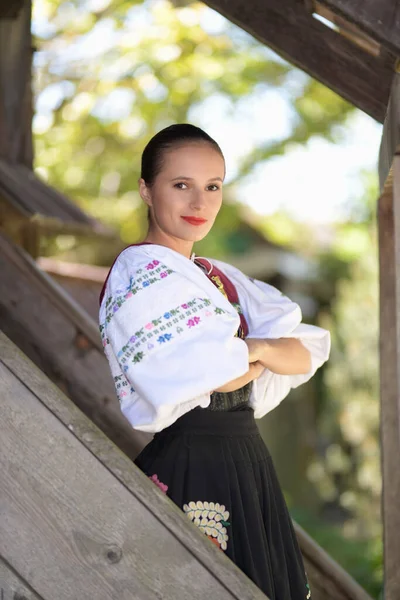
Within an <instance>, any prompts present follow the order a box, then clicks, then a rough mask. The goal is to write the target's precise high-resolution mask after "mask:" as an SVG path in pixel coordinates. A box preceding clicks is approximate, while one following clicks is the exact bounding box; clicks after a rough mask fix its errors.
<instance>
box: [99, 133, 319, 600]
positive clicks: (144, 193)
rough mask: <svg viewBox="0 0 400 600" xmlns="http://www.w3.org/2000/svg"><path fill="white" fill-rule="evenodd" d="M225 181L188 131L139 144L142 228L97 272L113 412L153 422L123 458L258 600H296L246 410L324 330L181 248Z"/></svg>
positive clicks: (291, 558) (309, 368)
mask: <svg viewBox="0 0 400 600" xmlns="http://www.w3.org/2000/svg"><path fill="white" fill-rule="evenodd" d="M224 177H225V161H224V158H223V155H222V152H221V149H220V148H219V146H218V145H217V143H216V142H215V141H214V140H213V139H212V138H210V137H209V136H208V135H207V134H206V133H205V132H203V131H202V130H201V129H198V128H197V127H194V126H192V125H173V126H171V127H168V128H166V129H164V130H163V131H161V132H159V133H158V134H157V135H156V136H154V138H153V139H152V140H151V141H150V142H149V144H148V145H147V146H146V148H145V150H144V152H143V156H142V173H141V179H140V180H139V189H140V194H141V197H142V199H143V200H144V202H145V203H146V204H147V205H148V207H149V229H148V233H147V235H146V237H145V239H144V241H143V242H142V244H137V245H133V246H130V247H128V248H126V249H125V250H124V251H123V252H122V253H121V254H120V255H119V256H118V257H117V259H116V261H115V262H114V264H113V266H112V268H111V270H110V273H109V276H108V278H107V280H106V282H105V284H104V288H103V292H102V295H101V308H100V331H101V334H102V339H103V345H104V350H105V353H106V356H107V358H108V360H109V363H110V367H111V371H112V374H113V376H114V381H115V386H116V391H117V394H118V397H119V400H120V405H121V410H122V412H123V414H124V415H125V416H126V418H127V419H128V420H129V421H130V423H131V424H132V427H134V428H136V429H140V430H142V431H149V432H155V436H154V439H153V441H152V442H151V443H150V444H149V445H148V446H147V447H146V448H145V449H144V450H143V451H142V453H141V454H140V455H139V457H138V458H137V460H136V464H137V465H138V466H139V467H140V469H142V470H143V471H144V472H145V473H146V474H147V475H148V476H149V477H150V478H151V479H152V480H153V481H154V482H155V483H156V484H157V485H158V486H159V487H160V488H161V489H162V490H163V491H164V492H165V493H167V494H168V496H169V497H170V498H171V499H172V500H173V501H174V502H175V503H176V504H177V505H178V506H180V507H181V508H182V510H183V511H184V512H185V513H186V514H187V516H188V518H189V519H191V520H192V521H193V522H194V523H195V524H196V525H197V526H198V527H199V528H200V529H201V531H203V532H204V533H205V534H206V535H207V536H208V538H209V539H210V540H211V541H212V542H213V543H215V544H216V545H217V546H218V547H219V548H221V550H223V551H224V552H226V554H227V555H228V556H229V557H230V558H231V559H232V560H233V561H234V562H235V563H236V564H237V565H238V566H239V567H240V568H241V569H242V570H243V571H244V572H245V573H246V574H247V575H248V576H249V577H250V578H251V579H252V580H253V581H254V582H255V583H256V584H257V585H258V586H259V587H260V588H261V589H262V590H263V591H264V592H265V593H266V594H267V595H268V597H269V598H270V599H271V600H303V599H305V598H310V597H311V595H310V590H309V587H308V584H307V579H306V575H305V572H304V567H303V563H302V558H301V555H300V551H299V548H298V545H297V541H296V537H295V534H294V531H293V527H292V523H291V519H290V516H289V514H288V510H287V508H286V505H285V501H284V499H283V496H282V492H281V490H280V488H279V484H278V481H277V478H276V475H275V472H274V468H273V465H272V462H271V457H270V455H269V453H268V450H267V448H266V447H265V445H264V443H263V441H262V440H261V438H260V435H259V433H258V429H257V426H256V424H255V420H254V418H260V417H262V416H263V415H265V414H266V413H267V412H269V411H270V410H272V409H273V408H274V407H275V406H277V405H278V404H279V402H280V401H281V400H282V399H283V398H284V397H285V396H286V395H287V393H288V392H289V391H290V389H291V388H293V387H297V386H298V385H300V384H301V383H303V382H305V381H307V380H308V379H309V378H310V377H311V376H312V375H313V374H314V373H315V371H316V369H317V368H318V367H319V366H320V365H321V364H322V363H323V362H324V361H325V360H327V358H328V354H329V333H328V332H326V331H325V330H322V329H320V328H318V327H313V326H310V325H302V324H301V312H300V308H299V307H298V306H297V305H296V304H295V303H293V302H291V301H290V300H289V299H288V298H286V297H285V296H283V295H282V294H280V292H278V291H277V290H276V289H275V288H273V287H271V286H269V285H267V284H265V283H262V282H259V281H256V280H251V279H249V278H248V277H246V276H245V275H243V274H242V273H241V272H240V271H238V270H237V269H236V268H234V267H232V266H230V265H227V264H224V263H222V262H220V261H217V260H213V261H210V260H208V259H204V258H197V257H196V256H195V255H194V254H192V249H193V243H194V242H196V241H198V240H201V239H203V238H204V236H205V235H207V233H208V232H209V231H210V229H211V227H212V225H213V223H214V221H215V218H216V216H217V214H218V211H219V209H220V207H221V203H222V184H223V180H224Z"/></svg>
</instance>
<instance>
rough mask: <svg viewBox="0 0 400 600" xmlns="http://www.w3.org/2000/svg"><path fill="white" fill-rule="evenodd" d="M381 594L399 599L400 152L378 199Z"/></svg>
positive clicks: (392, 599)
mask: <svg viewBox="0 0 400 600" xmlns="http://www.w3.org/2000/svg"><path fill="white" fill-rule="evenodd" d="M378 227H379V264H380V331H381V336H380V382H381V384H380V385H381V447H382V472H383V521H384V557H385V561H384V563H385V564H384V576H385V577H384V580H385V599H386V600H398V599H399V598H400V571H399V565H400V535H399V531H400V503H399V498H400V469H399V456H400V156H399V155H396V156H395V158H394V161H393V166H392V170H391V173H390V174H389V177H388V180H387V182H386V185H385V187H384V191H383V193H382V195H381V197H380V199H379V204H378Z"/></svg>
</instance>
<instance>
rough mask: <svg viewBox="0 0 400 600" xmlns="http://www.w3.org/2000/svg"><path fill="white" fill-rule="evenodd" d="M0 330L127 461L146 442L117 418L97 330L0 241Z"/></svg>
mask: <svg viewBox="0 0 400 600" xmlns="http://www.w3.org/2000/svg"><path fill="white" fill-rule="evenodd" d="M0 292H1V293H0V329H2V330H3V331H4V332H5V333H6V334H7V335H8V336H9V337H10V338H11V339H12V340H13V341H14V343H15V344H17V345H18V346H19V347H20V348H22V350H23V351H24V352H25V354H27V355H28V356H29V357H30V358H31V360H33V362H35V364H36V365H37V366H38V367H39V368H40V369H41V370H42V371H43V372H44V373H46V375H47V376H48V377H50V379H51V380H52V381H53V382H54V383H56V385H58V387H60V389H62V390H63V391H64V392H65V393H66V394H67V395H68V396H69V397H70V398H71V399H72V400H73V401H74V402H75V403H76V404H77V405H78V406H79V407H80V409H81V410H83V411H84V412H85V414H86V415H88V416H89V417H90V418H91V419H92V420H93V421H94V422H95V423H96V424H97V425H98V426H99V427H100V428H101V429H102V430H103V431H104V432H105V433H106V434H107V435H108V436H109V437H110V439H112V440H113V441H114V443H116V444H117V445H118V446H119V447H120V448H121V449H122V450H123V451H124V452H126V453H127V455H128V456H130V457H131V458H132V459H133V458H135V457H136V456H137V454H138V453H139V452H140V450H141V449H142V448H143V446H144V445H145V444H146V443H147V442H148V441H149V440H150V439H151V436H149V435H148V434H144V433H141V432H138V431H134V430H133V429H132V427H131V426H130V424H129V423H128V421H127V420H126V419H125V418H124V416H123V415H122V413H121V411H120V408H119V405H118V400H117V397H116V394H115V389H114V384H113V381H112V377H111V373H110V369H109V366H108V362H107V359H106V358H105V355H104V352H103V348H102V345H101V340H100V335H99V331H98V326H97V324H96V323H95V321H93V320H91V319H90V317H89V316H88V315H87V313H86V312H85V311H84V310H83V309H82V308H81V307H80V306H79V305H78V304H77V303H76V302H75V301H74V300H73V299H72V298H71V297H69V296H68V295H67V294H66V292H65V291H64V290H63V289H62V288H61V287H60V286H59V285H57V284H56V283H55V282H54V281H53V280H52V279H51V277H49V276H48V275H47V274H46V273H43V272H42V271H41V270H40V269H39V268H38V267H37V265H36V264H35V262H34V261H33V260H32V259H31V257H30V256H29V255H27V253H26V252H24V251H23V250H21V249H20V248H18V247H17V246H15V245H14V244H12V243H11V242H10V240H8V239H7V238H6V237H5V236H2V235H0Z"/></svg>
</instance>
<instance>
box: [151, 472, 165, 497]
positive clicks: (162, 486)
mask: <svg viewBox="0 0 400 600" xmlns="http://www.w3.org/2000/svg"><path fill="white" fill-rule="evenodd" d="M149 479H151V481H152V482H153V483H155V484H156V486H157V487H159V488H160V490H161V491H162V492H164V494H166V493H167V491H168V486H167V485H166V484H165V483H161V481H160V480H159V479H158V477H157V475H156V474H154V475H152V476H151V477H150V478H149Z"/></svg>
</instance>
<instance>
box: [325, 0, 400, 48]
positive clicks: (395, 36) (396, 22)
mask: <svg viewBox="0 0 400 600" xmlns="http://www.w3.org/2000/svg"><path fill="white" fill-rule="evenodd" d="M318 1H319V2H320V3H321V4H325V5H326V6H328V7H329V8H330V9H331V10H333V11H334V12H337V13H338V14H340V15H342V16H343V17H345V18H346V19H348V20H349V21H351V22H352V23H354V24H355V25H357V26H358V27H359V28H360V29H362V30H363V31H365V32H366V33H368V35H370V36H371V37H373V38H374V39H376V40H378V41H379V42H380V43H381V44H383V45H384V46H386V47H388V48H390V49H391V50H392V51H393V52H395V53H396V54H397V55H399V54H400V0H318Z"/></svg>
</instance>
